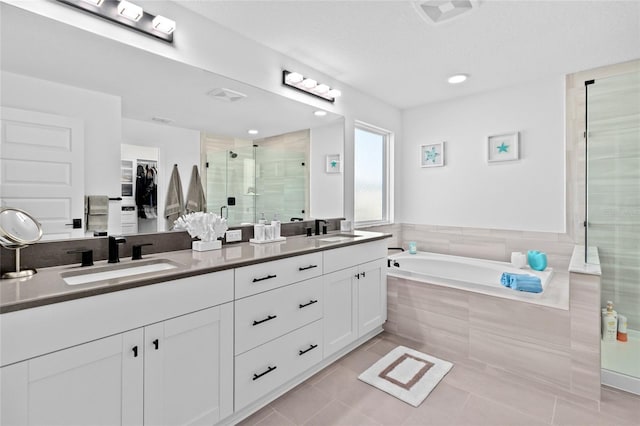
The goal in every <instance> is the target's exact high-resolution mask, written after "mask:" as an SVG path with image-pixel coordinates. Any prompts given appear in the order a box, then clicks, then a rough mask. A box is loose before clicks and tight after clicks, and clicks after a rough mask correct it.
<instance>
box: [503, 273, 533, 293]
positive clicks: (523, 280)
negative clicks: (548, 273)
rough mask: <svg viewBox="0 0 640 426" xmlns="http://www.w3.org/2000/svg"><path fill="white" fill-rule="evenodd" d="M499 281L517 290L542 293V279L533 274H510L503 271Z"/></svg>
mask: <svg viewBox="0 0 640 426" xmlns="http://www.w3.org/2000/svg"><path fill="white" fill-rule="evenodd" d="M500 283H501V284H502V285H503V286H505V287H509V288H512V289H514V290H518V291H526V292H529V293H542V281H540V278H539V277H536V276H535V275H527V274H510V273H507V272H505V273H503V274H502V276H501V277H500Z"/></svg>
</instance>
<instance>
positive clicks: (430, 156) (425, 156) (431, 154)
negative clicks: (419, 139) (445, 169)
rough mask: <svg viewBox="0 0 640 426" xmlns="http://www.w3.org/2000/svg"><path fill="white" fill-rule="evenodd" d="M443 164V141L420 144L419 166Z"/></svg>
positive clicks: (439, 165) (438, 165)
mask: <svg viewBox="0 0 640 426" xmlns="http://www.w3.org/2000/svg"><path fill="white" fill-rule="evenodd" d="M442 166H444V142H438V143H432V144H428V145H421V146H420V167H442Z"/></svg>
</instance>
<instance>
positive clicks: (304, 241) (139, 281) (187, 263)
mask: <svg viewBox="0 0 640 426" xmlns="http://www.w3.org/2000/svg"><path fill="white" fill-rule="evenodd" d="M343 234H344V233H343ZM351 234H353V235H354V236H356V238H353V239H349V240H345V241H338V242H325V241H320V240H321V239H322V238H324V237H331V236H332V233H329V234H327V235H325V236H320V237H304V236H295V237H288V238H287V240H286V241H282V242H275V243H268V244H251V243H238V244H229V245H225V246H223V247H222V249H220V250H212V251H206V252H196V251H192V250H181V251H172V252H165V253H155V254H151V255H145V256H144V260H154V259H155V260H160V259H161V260H167V261H170V262H173V263H175V264H177V265H178V267H177V268H174V269H169V270H165V271H158V272H148V273H145V274H141V275H136V276H130V277H122V278H112V279H108V280H104V281H100V282H95V283H88V284H81V285H74V286H71V285H68V284H66V283H65V282H64V280H63V278H62V276H61V274H62V273H69V272H76V271H77V272H84V273H90V272H91V271H92V269H99V268H100V267H104V266H106V265H107V263H106V261H100V262H96V263H95V265H94V266H91V267H84V268H81V267H80V265H79V264H75V265H65V266H55V267H51V268H42V269H40V270H39V271H38V273H37V274H35V275H33V276H31V277H28V278H15V279H6V280H1V281H0V314H4V313H8V312H14V311H19V310H22V309H28V308H34V307H37V306H43V305H49V304H52V303H58V302H64V301H68V300H73V299H79V298H83V297H90V296H95V295H99V294H104V293H110V292H114V291H120V290H126V289H130V288H135V287H141V286H146V285H151V284H156V283H160V282H165V281H170V280H175V279H180V278H187V277H192V276H196V275H201V274H208V273H211V272H216V271H223V270H225V269H232V268H238V267H241V266H247V265H252V264H256V263H262V262H266V261H270V260H277V259H283V258H287V257H292V256H297V255H302V254H308V253H314V252H318V251H324V250H330V249H334V248H338V247H346V246H350V245H354V244H361V243H365V242H369V241H375V240H381V239H384V238H388V237H390V236H391V235H390V234H382V233H379V232H367V231H355V232H353V233H351ZM334 235H335V233H334ZM136 262H140V261H135V260H134V261H132V260H130V259H126V260H125V259H121V261H120V265H123V266H124V265H127V264H130V265H132V266H133V265H135V264H136Z"/></svg>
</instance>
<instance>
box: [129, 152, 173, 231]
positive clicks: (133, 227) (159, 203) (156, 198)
mask: <svg viewBox="0 0 640 426" xmlns="http://www.w3.org/2000/svg"><path fill="white" fill-rule="evenodd" d="M120 149H121V179H122V181H121V187H122V192H121V197H122V205H121V213H120V217H121V223H122V233H123V234H125V235H131V234H137V233H150V232H158V231H161V230H162V226H163V225H162V224H163V222H164V221H163V220H162V218H160V219H158V212H162V211H164V207H163V203H164V196H163V192H162V188H163V186H162V184H163V182H162V181H161V176H162V174H161V173H159V172H160V170H159V165H158V164H159V156H160V154H159V149H158V148H157V147H151V146H141V145H129V144H122V145H121V147H120ZM160 216H162V213H160Z"/></svg>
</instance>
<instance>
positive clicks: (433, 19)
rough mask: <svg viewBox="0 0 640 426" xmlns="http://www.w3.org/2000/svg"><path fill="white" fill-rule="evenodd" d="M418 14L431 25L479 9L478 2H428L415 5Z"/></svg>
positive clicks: (459, 0)
mask: <svg viewBox="0 0 640 426" xmlns="http://www.w3.org/2000/svg"><path fill="white" fill-rule="evenodd" d="M413 7H415V9H416V11H417V12H418V14H419V15H420V16H421V17H422V18H423V19H424V20H425V21H427V22H429V23H431V24H439V23H441V22H444V21H449V20H450V19H452V18H455V17H457V16H460V15H463V14H464V13H466V12H470V11H471V10H473V9H475V8H477V7H478V2H477V0H427V1H417V2H414V3H413Z"/></svg>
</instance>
